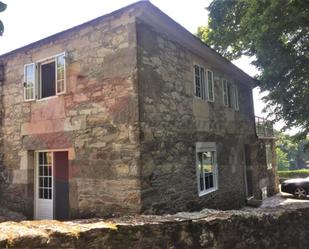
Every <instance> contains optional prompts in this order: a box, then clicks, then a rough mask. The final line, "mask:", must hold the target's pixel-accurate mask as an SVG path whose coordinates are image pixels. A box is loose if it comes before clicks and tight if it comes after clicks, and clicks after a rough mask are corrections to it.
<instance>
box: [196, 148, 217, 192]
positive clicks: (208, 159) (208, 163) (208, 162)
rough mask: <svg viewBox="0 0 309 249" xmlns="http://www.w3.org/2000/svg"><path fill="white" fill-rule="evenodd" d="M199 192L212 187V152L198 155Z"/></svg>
mask: <svg viewBox="0 0 309 249" xmlns="http://www.w3.org/2000/svg"><path fill="white" fill-rule="evenodd" d="M198 162H199V165H198V169H199V175H200V179H199V181H200V191H203V190H207V189H210V188H213V187H214V152H212V151H207V152H199V153H198Z"/></svg>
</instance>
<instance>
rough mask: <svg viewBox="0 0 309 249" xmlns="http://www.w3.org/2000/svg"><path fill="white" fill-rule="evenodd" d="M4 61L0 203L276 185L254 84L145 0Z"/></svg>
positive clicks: (32, 212) (163, 209) (94, 202)
mask: <svg viewBox="0 0 309 249" xmlns="http://www.w3.org/2000/svg"><path fill="white" fill-rule="evenodd" d="M0 62H1V75H0V79H1V88H0V91H1V121H2V123H1V130H0V131H1V134H0V135H1V136H0V137H1V149H0V151H1V166H0V172H1V174H0V177H1V202H2V204H4V205H7V206H9V207H10V208H12V209H14V210H17V211H21V212H23V213H24V214H26V215H27V216H28V217H29V218H34V219H52V218H54V219H69V218H71V219H72V218H82V217H91V216H104V215H111V214H121V213H173V212H176V211H182V210H189V211H191V210H192V211H193V210H200V209H202V208H206V207H208V208H220V209H231V208H238V207H240V206H242V205H244V204H245V203H246V200H247V199H248V198H252V197H253V198H262V196H265V195H271V194H273V193H275V192H276V191H277V185H276V181H277V178H276V162H275V157H274V156H273V155H274V143H273V141H274V139H273V136H272V134H271V133H267V132H266V131H268V130H267V129H266V128H267V127H266V126H265V124H267V123H265V122H264V121H263V122H259V124H258V126H257V125H256V124H255V117H254V109H253V99H252V89H253V88H254V87H255V86H256V84H257V82H256V81H255V80H254V79H252V78H251V77H249V76H248V75H247V74H245V73H244V72H243V71H241V70H240V69H238V68H237V67H236V66H234V65H233V64H232V63H231V62H229V61H228V60H226V59H224V58H223V57H221V56H220V55H219V54H217V53H216V52H215V51H213V50H212V49H210V48H209V47H208V46H206V45H205V44H203V43H202V42H201V41H200V40H199V39H197V38H196V37H195V36H193V35H192V34H191V33H189V32H188V31H186V30H185V29H184V28H183V27H181V26H180V25H179V24H177V23H176V22H175V21H173V20H172V19H171V18H169V17H168V16H167V15H165V14H164V13H162V12H161V11H160V10H159V9H157V8H156V7H155V6H153V5H152V4H151V3H149V2H148V1H140V2H137V3H135V4H132V5H129V6H127V7H125V8H122V9H120V10H117V11H115V12H113V13H110V14H107V15H104V16H102V17H99V18H97V19H94V20H92V21H89V22H87V23H84V24H81V25H79V26H76V27H74V28H71V29H69V30H66V31H63V32H60V33H58V34H55V35H52V36H50V37H47V38H45V39H43V40H40V41H37V42H35V43H32V44H30V45H27V46H25V47H22V48H19V49H16V50H14V51H12V52H9V53H7V54H4V55H1V56H0ZM257 127H259V132H260V133H259V134H257V132H256V131H257V130H256V128H257ZM268 128H270V130H271V127H268ZM266 151H267V153H266Z"/></svg>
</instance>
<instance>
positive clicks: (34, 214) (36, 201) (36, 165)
mask: <svg viewBox="0 0 309 249" xmlns="http://www.w3.org/2000/svg"><path fill="white" fill-rule="evenodd" d="M62 151H63V152H65V151H66V152H68V156H69V152H70V151H69V149H46V150H35V151H34V184H33V187H34V191H33V195H34V198H33V199H34V205H33V219H36V217H37V205H38V199H39V198H38V194H39V192H38V185H39V182H38V181H39V180H38V162H39V152H51V153H52V202H53V219H55V197H56V196H55V178H54V172H55V169H54V167H55V165H54V153H55V152H62Z"/></svg>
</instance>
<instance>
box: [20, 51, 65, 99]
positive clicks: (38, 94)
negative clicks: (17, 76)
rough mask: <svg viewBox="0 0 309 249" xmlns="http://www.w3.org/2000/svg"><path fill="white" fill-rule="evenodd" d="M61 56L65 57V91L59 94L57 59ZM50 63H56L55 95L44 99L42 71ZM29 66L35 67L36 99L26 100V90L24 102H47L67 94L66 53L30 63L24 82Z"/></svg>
mask: <svg viewBox="0 0 309 249" xmlns="http://www.w3.org/2000/svg"><path fill="white" fill-rule="evenodd" d="M60 56H64V65H63V67H64V83H63V84H64V87H63V88H64V89H63V91H62V92H59V93H58V84H57V82H58V78H57V70H58V68H57V59H58V57H60ZM50 62H54V63H55V91H56V92H55V95H52V96H49V97H46V98H42V74H41V72H42V70H41V67H42V65H44V64H47V63H50ZM28 65H34V95H33V96H34V98H33V99H26V95H25V94H26V93H25V89H24V101H25V102H26V101H33V100H37V101H40V100H46V99H51V98H55V97H57V96H59V95H62V94H65V93H66V91H67V82H66V81H67V79H66V78H67V74H66V69H67V68H66V53H65V52H62V53H59V54H56V55H53V56H50V57H46V58H44V59H41V60H38V61H37V62H36V63H29V64H25V65H24V82H25V77H26V72H25V70H26V66H28Z"/></svg>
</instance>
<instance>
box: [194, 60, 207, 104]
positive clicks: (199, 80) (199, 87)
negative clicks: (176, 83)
mask: <svg viewBox="0 0 309 249" xmlns="http://www.w3.org/2000/svg"><path fill="white" fill-rule="evenodd" d="M194 80H195V96H196V97H198V98H201V99H206V94H205V92H206V91H205V90H206V86H205V70H204V68H203V67H200V66H198V65H195V66H194Z"/></svg>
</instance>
